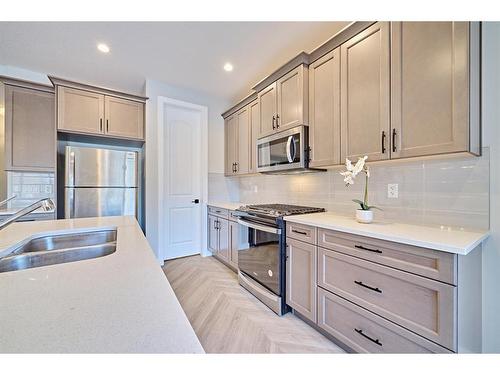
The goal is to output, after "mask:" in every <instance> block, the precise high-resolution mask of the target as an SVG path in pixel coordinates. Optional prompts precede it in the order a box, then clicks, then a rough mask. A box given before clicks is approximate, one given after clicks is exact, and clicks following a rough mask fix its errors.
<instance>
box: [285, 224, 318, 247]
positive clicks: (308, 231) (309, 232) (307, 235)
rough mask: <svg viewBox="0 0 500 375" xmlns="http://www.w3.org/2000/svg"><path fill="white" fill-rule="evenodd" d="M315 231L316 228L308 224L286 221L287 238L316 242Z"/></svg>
mask: <svg viewBox="0 0 500 375" xmlns="http://www.w3.org/2000/svg"><path fill="white" fill-rule="evenodd" d="M316 232H317V229H316V228H315V227H311V226H309V225H304V224H296V223H290V222H287V223H286V236H287V237H289V238H294V239H296V240H300V241H304V242H307V243H311V244H316Z"/></svg>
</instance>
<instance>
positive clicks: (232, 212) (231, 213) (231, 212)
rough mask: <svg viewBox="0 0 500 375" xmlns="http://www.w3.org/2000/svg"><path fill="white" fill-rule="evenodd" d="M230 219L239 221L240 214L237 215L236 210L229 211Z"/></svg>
mask: <svg viewBox="0 0 500 375" xmlns="http://www.w3.org/2000/svg"><path fill="white" fill-rule="evenodd" d="M229 220H231V221H238V216H236V213H235V211H229Z"/></svg>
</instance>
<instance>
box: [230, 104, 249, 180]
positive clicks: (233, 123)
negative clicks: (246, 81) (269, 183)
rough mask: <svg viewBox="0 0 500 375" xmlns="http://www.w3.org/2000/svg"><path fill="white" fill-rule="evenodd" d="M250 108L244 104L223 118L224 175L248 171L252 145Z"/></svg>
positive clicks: (241, 173)
mask: <svg viewBox="0 0 500 375" xmlns="http://www.w3.org/2000/svg"><path fill="white" fill-rule="evenodd" d="M250 109H251V108H250V107H249V106H245V107H244V108H242V109H241V110H239V111H238V112H236V113H235V114H234V115H231V116H230V117H228V118H226V119H225V120H224V124H225V125H224V131H225V138H226V139H225V150H226V156H225V159H226V161H225V175H226V176H234V175H243V174H248V173H249V172H250V164H251V147H252V132H251V127H250Z"/></svg>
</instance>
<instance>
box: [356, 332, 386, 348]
mask: <svg viewBox="0 0 500 375" xmlns="http://www.w3.org/2000/svg"><path fill="white" fill-rule="evenodd" d="M354 331H356V333H359V334H360V335H361V336H363V337H364V338H365V339H367V340H370V341H371V342H373V343H374V344H377V345H379V346H382V343H381V342H380V341H379V339H372V338H371V337H370V336H368V335H367V334H365V333H363V330H362V329H357V328H354Z"/></svg>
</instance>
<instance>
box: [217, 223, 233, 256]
mask: <svg viewBox="0 0 500 375" xmlns="http://www.w3.org/2000/svg"><path fill="white" fill-rule="evenodd" d="M218 228H219V246H218V248H217V256H219V257H220V258H222V259H223V260H225V261H226V262H229V256H230V255H229V221H228V220H223V219H219V220H218Z"/></svg>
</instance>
